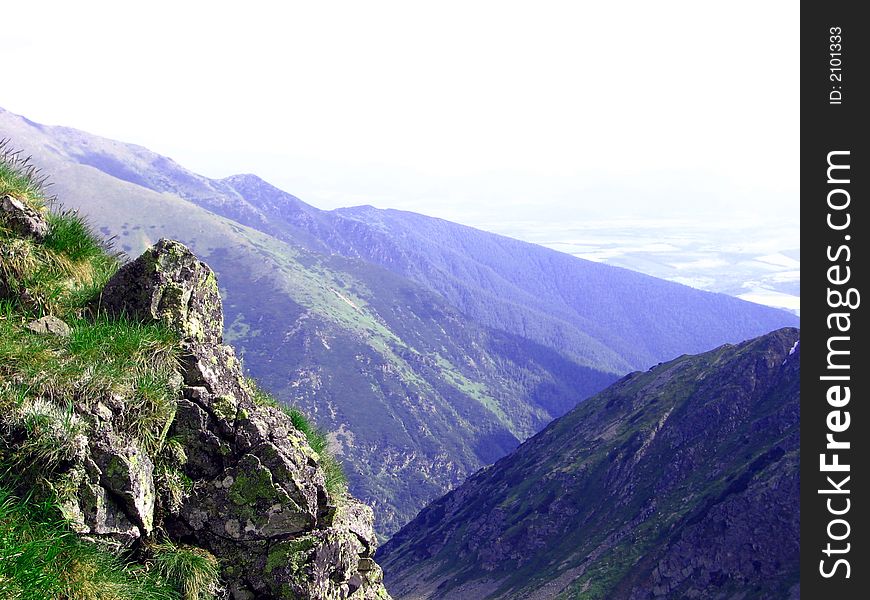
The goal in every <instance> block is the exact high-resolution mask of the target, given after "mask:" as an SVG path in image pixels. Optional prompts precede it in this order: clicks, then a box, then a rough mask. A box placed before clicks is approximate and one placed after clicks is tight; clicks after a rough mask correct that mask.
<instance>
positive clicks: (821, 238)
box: [800, 0, 870, 600]
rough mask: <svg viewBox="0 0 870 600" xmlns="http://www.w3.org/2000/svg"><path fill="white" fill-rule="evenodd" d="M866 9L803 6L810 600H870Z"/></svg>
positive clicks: (806, 574)
mask: <svg viewBox="0 0 870 600" xmlns="http://www.w3.org/2000/svg"><path fill="white" fill-rule="evenodd" d="M859 7H862V5H861V3H857V2H855V3H837V2H821V1H818V0H817V1H816V2H811V3H804V4H803V5H802V7H801V124H800V126H801V254H802V264H803V268H802V272H801V284H802V294H801V296H802V300H801V595H802V597H803V598H806V599H809V600H815V599H817V598H822V599H825V598H829V599H831V600H835V599H836V600H847V599H853V598H854V599H859V598H861V599H863V598H868V597H870V595H868V594H870V559H868V556H870V554H868V545H870V531H868V529H867V527H868V526H867V523H868V520H867V514H868V512H870V494H868V492H867V490H870V470H868V469H867V459H868V454H870V410H868V408H867V406H868V403H870V384H868V383H870V363H868V362H867V361H868V356H870V353H868V352H867V351H866V348H868V347H870V334H868V327H867V322H868V320H870V318H868V311H870V289H868V288H867V287H866V281H867V272H868V270H870V257H868V254H867V239H866V238H867V237H868V236H870V211H868V209H867V204H868V202H870V197H868V185H867V180H868V177H870V170H868V168H867V166H868V161H870V154H868V151H867V148H868V127H867V123H868V121H870V117H868V114H867V113H868V111H870V98H868V96H867V79H868V67H870V63H868V61H867V40H868V37H870V23H868V21H867V20H866V18H864V19H861V18H859V16H858V8H859ZM863 8H866V7H863ZM865 305H866V306H865Z"/></svg>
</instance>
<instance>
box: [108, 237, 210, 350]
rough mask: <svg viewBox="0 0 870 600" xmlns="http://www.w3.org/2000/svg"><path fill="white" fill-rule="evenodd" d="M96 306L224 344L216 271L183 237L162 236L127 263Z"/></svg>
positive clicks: (206, 340) (180, 332)
mask: <svg viewBox="0 0 870 600" xmlns="http://www.w3.org/2000/svg"><path fill="white" fill-rule="evenodd" d="M96 308H98V309H100V310H105V311H107V312H109V313H114V314H121V313H125V314H127V315H129V316H131V317H134V318H138V319H143V320H146V321H156V322H160V323H163V324H164V325H166V326H167V327H169V328H170V329H172V330H174V331H176V332H177V333H178V334H179V335H180V336H181V337H182V338H186V339H191V340H195V341H197V342H206V343H220V341H221V340H222V336H223V312H222V310H221V297H220V293H219V291H218V286H217V280H216V279H215V276H214V273H213V272H212V270H211V269H210V268H209V267H208V265H206V264H205V263H204V262H202V261H200V260H199V259H198V258H196V256H194V254H193V252H191V251H190V249H189V248H187V246H185V245H184V244H182V243H181V242H176V241H172V240H165V239H162V240H160V241H159V242H157V244H155V245H154V246H152V247H150V248H148V249H147V250H146V251H145V252H144V253H143V254H142V255H141V256H140V257H139V258H137V259H136V260H134V261H133V262H131V263H129V264H126V265H124V266H123V267H121V269H120V270H119V271H118V272H117V273H116V274H115V275H114V276H113V277H112V279H111V280H109V282H108V283H107V284H106V287H105V289H104V290H103V294H102V296H101V298H100V299H99V300H98V304H97V306H96Z"/></svg>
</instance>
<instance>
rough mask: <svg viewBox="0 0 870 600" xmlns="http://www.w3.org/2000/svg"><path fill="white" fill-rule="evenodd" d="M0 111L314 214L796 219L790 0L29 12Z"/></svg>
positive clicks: (21, 15)
mask: <svg viewBox="0 0 870 600" xmlns="http://www.w3.org/2000/svg"><path fill="white" fill-rule="evenodd" d="M2 13H3V16H2V20H3V27H2V30H3V38H4V40H3V41H4V43H3V54H4V56H3V64H4V67H3V82H2V84H0V106H3V107H4V108H6V109H8V110H11V111H13V112H17V113H19V114H23V115H25V116H27V117H29V118H31V119H33V120H36V121H39V122H44V123H50V124H62V125H69V126H73V127H76V128H79V129H84V130H86V131H89V132H91V133H96V134H100V135H104V136H107V137H112V138H117V139H121V140H124V141H129V142H135V143H139V144H142V145H145V146H147V147H149V148H151V149H152V150H155V151H157V152H159V153H161V154H166V155H168V156H171V157H172V158H174V159H176V160H177V161H178V162H180V163H181V164H182V165H184V166H186V167H189V168H191V169H193V170H195V171H198V172H201V173H203V174H205V175H209V176H214V177H217V176H226V175H229V174H232V173H237V172H255V173H257V174H259V175H261V176H262V177H264V178H265V179H267V180H269V181H271V182H273V183H275V184H277V185H279V186H280V187H282V188H284V189H286V190H287V191H290V192H292V193H294V194H296V195H298V196H300V197H301V198H302V199H303V200H306V201H308V202H310V203H312V204H315V205H317V206H320V207H323V208H329V207H334V206H340V205H349V204H361V203H368V204H374V205H376V206H380V207H395V208H406V209H410V210H417V211H420V212H424V213H427V214H432V215H436V216H443V217H448V218H453V219H457V220H461V221H464V222H468V223H470V224H477V223H483V222H486V221H487V220H489V221H492V220H494V219H512V218H516V219H539V220H560V219H576V218H585V217H587V216H590V215H593V216H594V215H596V214H601V215H604V214H641V213H643V214H652V213H658V212H661V213H662V214H670V213H677V214H681V215H683V214H688V215H691V214H693V213H694V212H695V211H697V210H698V209H699V208H704V209H705V210H708V211H711V212H713V213H715V214H717V215H719V216H720V217H723V218H724V217H725V216H728V215H731V214H741V215H742V216H745V215H747V214H748V215H752V214H755V213H756V212H758V211H764V212H766V213H767V215H768V216H769V215H770V214H777V213H778V214H782V215H790V216H791V217H792V218H797V210H798V166H799V163H798V153H799V128H798V126H799V122H798V118H799V101H798V92H799V89H798V88H799V75H798V66H799V61H798V57H799V51H798V41H799V37H798V34H799V7H798V3H796V2H793V1H781V2H780V1H776V2H760V1H758V0H755V1H751V2H743V1H736V2H728V3H709V2H698V1H697V0H693V1H687V2H649V1H639V2H611V3H602V2H594V3H593V2H590V3H588V4H585V3H582V2H578V1H573V2H543V1H534V2H507V1H504V0H502V1H499V2H474V1H472V0H465V1H463V2H449V1H443V0H442V1H439V2H426V3H424V2H413V1H409V0H405V1H400V2H377V1H366V2H287V1H284V2H256V1H249V2H247V3H242V2H238V1H234V2H216V1H208V2H196V1H189V0H186V1H183V2H182V1H179V0H175V1H173V2H164V1H159V0H158V1H150V2H143V3H133V2H118V1H117V0H115V1H111V2H108V1H107V2H103V1H98V2H88V1H81V2H69V1H68V0H66V1H58V2H42V1H39V0H28V1H27V2H10V3H6V5H5V6H4V8H3V11H2Z"/></svg>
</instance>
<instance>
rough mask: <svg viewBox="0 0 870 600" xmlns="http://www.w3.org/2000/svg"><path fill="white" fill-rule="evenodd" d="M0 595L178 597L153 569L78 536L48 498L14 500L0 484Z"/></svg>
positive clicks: (25, 598)
mask: <svg viewBox="0 0 870 600" xmlns="http://www.w3.org/2000/svg"><path fill="white" fill-rule="evenodd" d="M0 598H8V599H9V600H43V599H46V598H62V599H65V600H178V599H179V595H178V593H177V592H176V590H175V589H173V588H172V586H171V585H169V584H168V583H167V582H165V581H163V580H162V579H161V578H160V576H159V574H158V573H156V572H149V571H147V570H146V569H143V568H142V567H139V566H137V565H134V564H129V563H127V562H125V561H124V560H123V559H122V558H121V557H118V556H116V555H114V554H110V553H108V552H107V551H105V550H104V549H103V548H102V547H100V546H98V545H96V544H94V543H92V542H88V541H85V540H82V539H80V538H79V537H78V536H77V535H76V534H75V533H73V532H72V531H71V530H70V529H69V527H68V526H67V524H66V523H65V522H64V521H63V520H62V519H60V518H59V517H58V516H57V514H56V511H55V510H54V508H53V506H52V503H51V502H50V501H46V502H43V503H35V502H32V501H29V500H19V499H18V498H16V497H14V496H13V495H12V494H10V493H9V492H8V491H7V490H6V489H4V488H2V487H0Z"/></svg>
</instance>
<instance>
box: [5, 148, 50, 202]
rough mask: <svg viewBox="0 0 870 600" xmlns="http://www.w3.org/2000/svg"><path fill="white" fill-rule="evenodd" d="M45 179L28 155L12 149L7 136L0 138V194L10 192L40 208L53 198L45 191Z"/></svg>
mask: <svg viewBox="0 0 870 600" xmlns="http://www.w3.org/2000/svg"><path fill="white" fill-rule="evenodd" d="M47 179H48V177H47V176H45V175H43V174H42V173H41V172H40V170H39V169H37V168H36V167H35V166H34V165H33V163H32V162H31V161H30V157H29V156H23V155H22V154H21V151H20V150H13V149H12V147H11V145H10V143H9V139H8V138H5V139H2V140H0V196H5V195H6V194H10V195H12V196H14V197H15V198H17V199H19V200H22V201H24V202H26V203H27V204H29V205H30V206H31V207H32V208H34V209H37V210H40V209H42V208H44V207H45V206H46V205H48V204H50V203H51V202H52V201H53V200H54V198H51V197H49V196H47V195H46V193H45V188H46V187H48V185H49V184H48V183H47Z"/></svg>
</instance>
